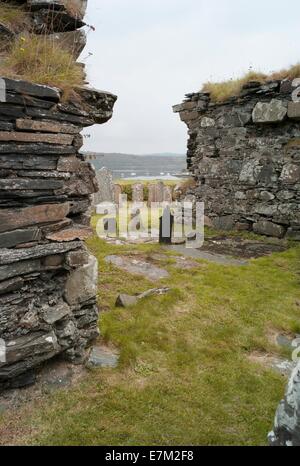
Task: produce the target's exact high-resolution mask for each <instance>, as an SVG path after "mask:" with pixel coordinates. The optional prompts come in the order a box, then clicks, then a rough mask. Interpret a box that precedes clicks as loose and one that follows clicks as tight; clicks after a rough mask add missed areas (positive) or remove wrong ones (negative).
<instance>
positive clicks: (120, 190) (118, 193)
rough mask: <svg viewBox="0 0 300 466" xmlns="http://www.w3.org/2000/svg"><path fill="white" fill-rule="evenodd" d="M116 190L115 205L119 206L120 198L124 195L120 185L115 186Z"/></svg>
mask: <svg viewBox="0 0 300 466" xmlns="http://www.w3.org/2000/svg"><path fill="white" fill-rule="evenodd" d="M114 190H115V203H116V204H117V205H119V203H120V196H121V194H122V187H121V186H120V185H119V184H115V185H114Z"/></svg>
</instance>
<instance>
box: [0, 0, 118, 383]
mask: <svg viewBox="0 0 300 466" xmlns="http://www.w3.org/2000/svg"><path fill="white" fill-rule="evenodd" d="M28 3H30V4H32V5H33V4H36V10H35V11H38V12H39V13H41V11H40V9H39V8H38V4H39V5H41V4H46V3H47V4H49V3H51V4H53V5H54V4H57V3H58V2H37V1H36V2H34V1H33V0H31V1H28ZM82 3H86V2H82ZM59 11H63V10H59ZM41 14H42V13H41ZM41 17H42V16H41ZM0 82H1V84H2V85H3V83H4V84H5V88H6V93H5V102H0V339H1V340H0V342H1V345H2V346H1V345H0V347H1V348H2V349H3V344H4V345H5V349H6V351H5V353H6V354H5V358H4V356H3V352H2V353H0V389H1V388H5V387H8V386H10V385H11V384H12V383H13V385H14V386H22V385H24V384H26V383H28V382H29V381H32V379H33V378H34V375H33V370H34V369H35V368H36V367H37V366H39V365H40V364H41V363H43V362H44V361H46V360H48V359H51V358H53V357H55V356H58V355H61V356H62V357H63V358H66V359H68V360H70V361H74V362H82V361H83V360H84V358H85V352H86V348H87V347H88V345H89V344H90V343H91V341H92V340H93V339H94V338H95V337H96V336H97V335H98V308H97V303H96V296H97V280H98V270H97V261H96V259H95V258H94V257H92V256H91V255H90V254H89V253H88V251H87V249H86V247H85V246H84V240H85V239H86V238H87V237H88V236H89V235H90V233H91V230H90V226H89V222H90V205H91V195H92V193H94V192H95V191H96V190H97V188H98V187H97V181H96V177H95V172H94V170H93V168H92V166H91V165H90V164H89V163H87V162H85V161H84V157H83V156H82V155H80V152H79V149H80V148H81V146H82V142H83V138H82V136H81V134H80V132H81V130H82V129H83V128H84V127H87V126H91V125H93V124H94V123H105V122H106V121H108V120H109V119H110V118H111V116H112V111H113V106H114V103H115V101H116V96H114V95H112V94H110V93H107V92H103V91H97V90H95V89H90V88H87V87H85V88H77V89H76V90H75V91H76V93H77V98H76V99H73V98H72V99H70V101H66V100H65V99H64V96H63V95H62V93H61V91H60V90H59V89H56V88H52V87H48V86H42V85H37V84H33V83H29V82H24V81H20V80H14V79H6V78H2V79H1V81H0Z"/></svg>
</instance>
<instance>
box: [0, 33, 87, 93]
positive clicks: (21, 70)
mask: <svg viewBox="0 0 300 466" xmlns="http://www.w3.org/2000/svg"><path fill="white" fill-rule="evenodd" d="M0 74H1V75H2V76H7V77H11V78H19V79H25V80H27V81H31V82H35V83H39V84H46V85H50V86H57V87H59V88H60V89H62V90H63V91H64V96H65V98H67V97H68V96H69V94H70V93H71V92H72V91H73V90H74V88H75V87H76V86H81V85H83V84H84V80H85V77H84V71H83V69H82V68H81V67H80V66H79V65H78V63H76V61H75V59H74V57H73V55H72V54H71V53H70V52H69V51H67V50H66V49H64V48H62V47H61V46H60V45H59V44H58V43H56V42H55V41H54V40H53V39H51V38H49V37H48V36H47V35H34V34H23V35H22V36H19V37H18V38H17V39H16V40H15V42H14V43H13V44H12V46H11V49H10V50H9V53H8V54H7V56H6V58H5V59H4V60H3V61H2V62H1V65H0Z"/></svg>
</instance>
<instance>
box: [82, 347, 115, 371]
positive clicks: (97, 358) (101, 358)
mask: <svg viewBox="0 0 300 466" xmlns="http://www.w3.org/2000/svg"><path fill="white" fill-rule="evenodd" d="M118 363H119V355H118V353H117V352H116V351H112V350H110V349H109V348H107V347H104V346H100V347H95V348H93V349H92V351H91V354H90V357H89V360H88V363H87V365H88V367H103V368H116V367H117V366H118Z"/></svg>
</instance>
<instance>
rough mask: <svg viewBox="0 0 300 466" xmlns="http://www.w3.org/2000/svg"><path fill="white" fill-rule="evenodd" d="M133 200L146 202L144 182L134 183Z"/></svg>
mask: <svg viewBox="0 0 300 466" xmlns="http://www.w3.org/2000/svg"><path fill="white" fill-rule="evenodd" d="M132 202H144V185H143V184H142V183H136V184H134V185H132Z"/></svg>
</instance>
